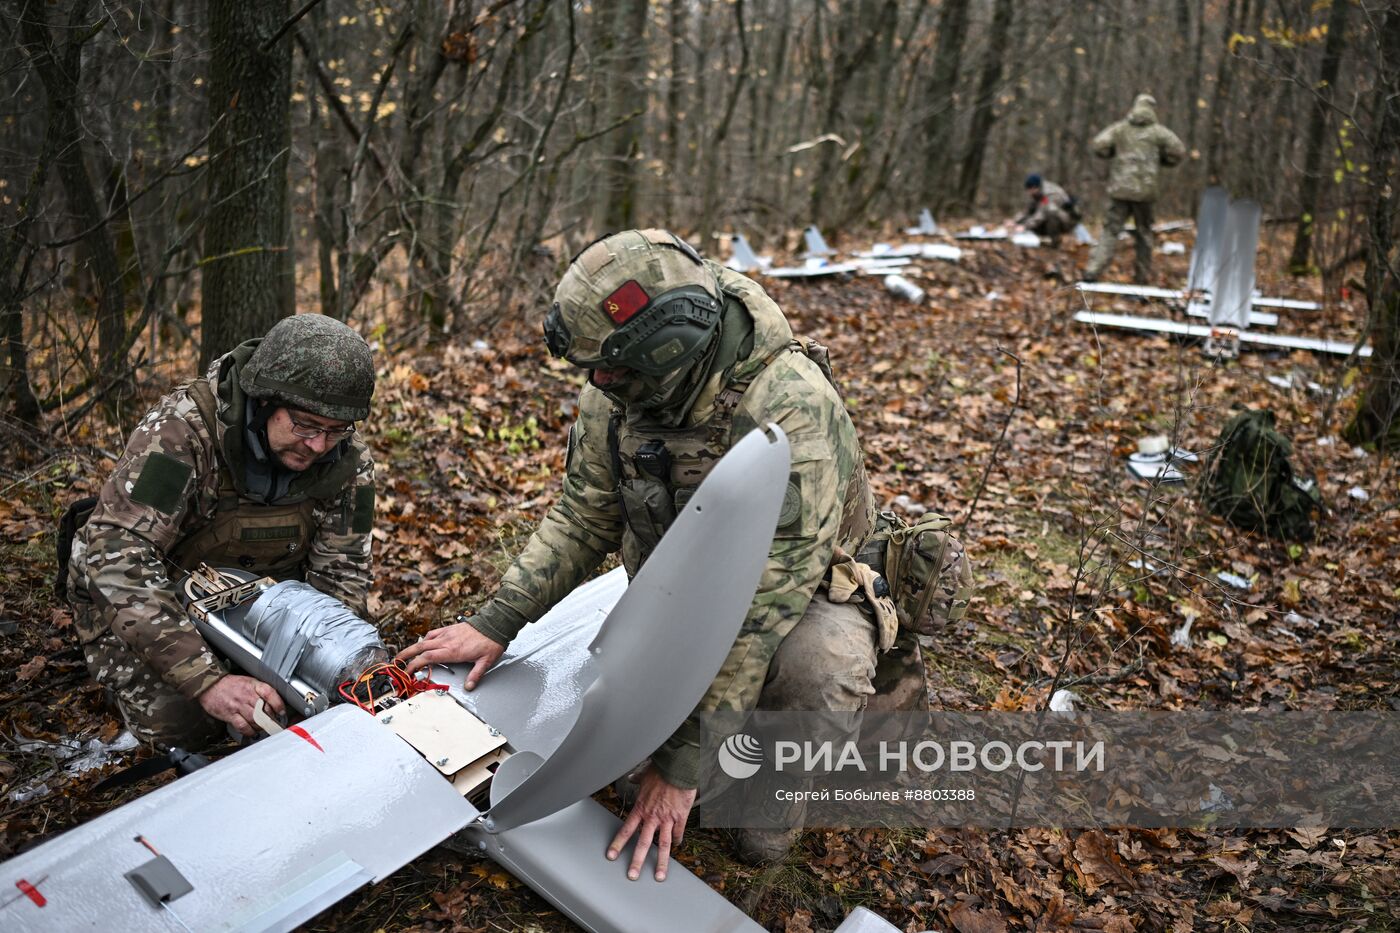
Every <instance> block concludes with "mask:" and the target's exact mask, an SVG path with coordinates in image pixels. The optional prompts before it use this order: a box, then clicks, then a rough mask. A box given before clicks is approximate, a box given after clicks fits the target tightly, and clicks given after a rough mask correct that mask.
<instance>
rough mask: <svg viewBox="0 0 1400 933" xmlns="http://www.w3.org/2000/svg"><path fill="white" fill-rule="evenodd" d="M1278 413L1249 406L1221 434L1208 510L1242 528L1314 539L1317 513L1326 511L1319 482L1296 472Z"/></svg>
mask: <svg viewBox="0 0 1400 933" xmlns="http://www.w3.org/2000/svg"><path fill="white" fill-rule="evenodd" d="M1274 425H1275V419H1274V413H1273V412H1272V411H1270V410H1268V409H1258V410H1254V409H1248V410H1245V411H1243V412H1240V413H1239V414H1238V415H1235V416H1234V417H1233V418H1231V419H1230V421H1229V422H1228V423H1227V424H1226V425H1225V427H1224V429H1223V430H1221V432H1220V437H1219V438H1218V439H1217V440H1216V445H1215V451H1214V453H1213V454H1212V455H1211V457H1210V460H1209V461H1208V463H1207V464H1206V469H1205V472H1204V473H1203V474H1202V478H1201V487H1200V498H1201V501H1202V502H1203V503H1204V504H1205V506H1206V508H1208V509H1210V510H1211V511H1212V512H1214V513H1215V514H1216V515H1219V516H1220V517H1221V518H1223V519H1225V520H1226V521H1227V522H1229V523H1230V524H1232V525H1234V526H1236V527H1237V528H1243V529H1245V530H1247V531H1260V532H1263V533H1264V534H1266V535H1269V536H1270V537H1275V538H1284V539H1287V540H1294V541H1308V540H1311V539H1312V536H1313V512H1314V511H1317V512H1321V511H1323V506H1322V496H1321V495H1320V494H1319V492H1318V489H1317V483H1315V482H1313V481H1312V480H1300V479H1298V478H1297V477H1296V476H1294V475H1293V465H1292V464H1291V463H1290V462H1289V460H1288V458H1289V457H1290V456H1291V455H1292V453H1293V444H1292V442H1291V441H1289V439H1288V438H1287V437H1284V436H1283V435H1282V434H1280V433H1279V432H1278V430H1277V429H1276V428H1275V426H1274Z"/></svg>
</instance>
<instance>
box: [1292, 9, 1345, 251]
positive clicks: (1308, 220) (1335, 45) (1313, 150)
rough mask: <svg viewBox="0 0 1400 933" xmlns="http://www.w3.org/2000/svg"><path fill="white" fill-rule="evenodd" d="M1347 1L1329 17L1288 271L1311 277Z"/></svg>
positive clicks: (1340, 62) (1318, 74)
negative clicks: (1333, 90)
mask: <svg viewBox="0 0 1400 933" xmlns="http://www.w3.org/2000/svg"><path fill="white" fill-rule="evenodd" d="M1350 6H1351V4H1350V3H1349V2H1347V0H1333V2H1332V10H1331V12H1330V13H1328V14H1327V45H1326V46H1325V47H1324V48H1323V50H1322V65H1321V67H1319V68H1318V70H1317V84H1316V85H1314V87H1313V95H1314V98H1313V108H1312V116H1311V117H1310V118H1309V120H1308V137H1307V139H1308V142H1307V152H1306V154H1305V155H1304V157H1303V181H1302V185H1301V187H1300V188H1299V192H1298V229H1297V231H1296V232H1295V233H1294V234H1293V252H1292V253H1290V254H1289V256H1288V271H1289V272H1291V273H1293V274H1294V275H1307V274H1308V272H1309V271H1310V268H1311V266H1310V264H1309V259H1310V258H1311V256H1312V233H1313V224H1314V223H1315V222H1316V218H1317V197H1318V193H1319V191H1320V189H1321V185H1322V152H1323V146H1324V145H1325V144H1326V141H1327V124H1328V117H1329V116H1330V115H1331V112H1332V88H1333V87H1334V86H1335V85H1336V83H1337V73H1338V72H1339V71H1340V70H1341V66H1342V49H1343V46H1344V43H1345V34H1346V22H1347V8H1348V7H1350Z"/></svg>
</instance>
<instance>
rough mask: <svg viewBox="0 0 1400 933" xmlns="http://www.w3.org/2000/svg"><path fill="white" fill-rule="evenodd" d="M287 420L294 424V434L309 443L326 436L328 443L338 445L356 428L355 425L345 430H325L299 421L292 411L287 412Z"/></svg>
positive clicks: (348, 426)
mask: <svg viewBox="0 0 1400 933" xmlns="http://www.w3.org/2000/svg"><path fill="white" fill-rule="evenodd" d="M287 420H288V421H290V422H291V423H292V433H293V434H295V435H296V436H297V437H299V438H301V439H302V440H307V441H314V440H315V439H316V438H318V437H320V436H321V435H322V434H324V435H326V442H327V443H330V444H338V443H340V442H341V441H343V440H345V439H346V438H347V437H349V436H350V435H351V434H354V433H355V426H354V425H353V424H351V425H347V426H346V427H343V428H323V427H319V426H317V425H314V424H307V423H306V422H304V421H298V420H297V419H296V416H295V415H293V414H292V413H291V412H290V411H289V412H287Z"/></svg>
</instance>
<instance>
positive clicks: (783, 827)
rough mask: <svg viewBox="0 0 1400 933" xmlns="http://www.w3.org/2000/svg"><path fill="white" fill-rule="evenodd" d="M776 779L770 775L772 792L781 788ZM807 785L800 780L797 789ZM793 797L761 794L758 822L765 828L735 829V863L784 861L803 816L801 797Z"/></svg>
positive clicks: (805, 814) (799, 795)
mask: <svg viewBox="0 0 1400 933" xmlns="http://www.w3.org/2000/svg"><path fill="white" fill-rule="evenodd" d="M776 777H777V776H776V775H774V778H775V783H774V789H777V788H778V787H779V786H782V782H779V781H776ZM811 786H812V782H811V780H810V779H808V780H804V781H801V782H799V787H798V788H797V790H799V791H806V790H809V789H810V788H811ZM794 796H796V797H798V798H799V799H797V800H782V799H780V798H779V795H778V794H776V793H773V792H765V793H764V794H763V796H762V798H761V799H762V800H763V805H762V806H761V807H760V811H759V817H758V822H760V823H763V824H766V825H765V826H764V828H756V827H750V828H746V829H741V830H739V832H738V833H737V835H736V836H735V839H734V854H735V856H736V857H737V858H738V859H739V861H741V862H743V863H744V864H746V865H766V864H769V863H772V862H780V861H782V860H783V859H785V858H787V855H788V852H790V851H791V850H792V846H793V843H795V842H797V839H798V837H799V836H801V835H802V825H803V823H805V822H806V817H807V804H806V803H805V802H804V801H803V800H801V799H800V798H801V796H802V794H801V793H798V794H795V795H794Z"/></svg>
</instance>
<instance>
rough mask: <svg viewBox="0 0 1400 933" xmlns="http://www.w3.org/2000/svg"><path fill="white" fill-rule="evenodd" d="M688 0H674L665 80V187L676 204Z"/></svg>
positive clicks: (671, 202)
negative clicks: (668, 66) (669, 67)
mask: <svg viewBox="0 0 1400 933" xmlns="http://www.w3.org/2000/svg"><path fill="white" fill-rule="evenodd" d="M686 6H687V0H671V10H670V12H671V26H670V33H671V35H670V40H671V73H670V75H669V76H668V78H667V81H666V188H667V192H668V194H669V198H668V202H669V203H670V204H671V206H672V209H674V208H675V207H676V195H677V193H678V186H679V183H680V179H681V177H682V175H683V174H684V173H683V172H682V171H681V153H682V152H683V151H684V150H683V149H682V148H681V126H682V125H683V124H682V109H683V108H682V105H681V87H682V86H683V85H684V84H685V65H684V64H683V62H682V56H683V55H684V54H685V26H686Z"/></svg>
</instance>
